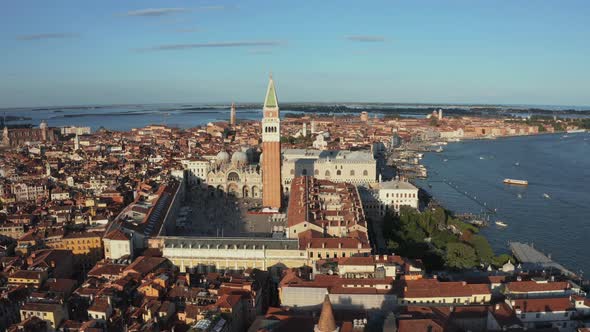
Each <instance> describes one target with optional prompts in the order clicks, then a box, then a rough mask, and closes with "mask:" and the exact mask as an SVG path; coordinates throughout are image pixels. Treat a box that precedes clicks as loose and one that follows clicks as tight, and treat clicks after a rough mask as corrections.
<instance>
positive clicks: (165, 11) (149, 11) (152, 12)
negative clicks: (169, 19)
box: [125, 8, 190, 16]
mask: <svg viewBox="0 0 590 332" xmlns="http://www.w3.org/2000/svg"><path fill="white" fill-rule="evenodd" d="M189 11H190V9H188V8H146V9H138V10H131V11H128V12H127V13H125V16H165V15H171V14H176V13H186V12H189Z"/></svg>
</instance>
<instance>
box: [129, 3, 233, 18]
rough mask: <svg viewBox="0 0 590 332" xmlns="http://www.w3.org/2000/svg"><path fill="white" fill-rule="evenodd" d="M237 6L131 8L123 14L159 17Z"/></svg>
mask: <svg viewBox="0 0 590 332" xmlns="http://www.w3.org/2000/svg"><path fill="white" fill-rule="evenodd" d="M233 8H236V7H234V6H218V5H211V6H199V7H193V8H177V7H171V8H145V9H137V10H131V11H128V12H126V13H124V14H123V16H143V17H158V16H167V15H173V14H179V13H188V12H192V11H211V10H226V9H233Z"/></svg>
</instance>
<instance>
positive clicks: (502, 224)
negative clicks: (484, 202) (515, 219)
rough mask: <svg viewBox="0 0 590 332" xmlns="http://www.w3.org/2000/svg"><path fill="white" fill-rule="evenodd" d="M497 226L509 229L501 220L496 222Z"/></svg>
mask: <svg viewBox="0 0 590 332" xmlns="http://www.w3.org/2000/svg"><path fill="white" fill-rule="evenodd" d="M496 225H498V226H500V227H508V224H507V223H505V222H503V221H501V220H496Z"/></svg>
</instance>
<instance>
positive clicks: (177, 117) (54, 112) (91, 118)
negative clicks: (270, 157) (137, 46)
mask: <svg viewBox="0 0 590 332" xmlns="http://www.w3.org/2000/svg"><path fill="white" fill-rule="evenodd" d="M3 113H5V114H6V115H7V116H18V117H28V118H31V120H23V121H10V122H8V124H9V125H11V124H32V125H33V126H38V125H39V123H40V122H41V121H42V120H45V121H47V124H48V125H49V126H51V127H63V126H88V127H91V128H92V130H97V129H98V128H100V127H101V126H102V127H105V128H107V129H110V130H130V129H131V128H141V127H144V126H146V125H150V124H166V125H168V126H171V127H178V128H190V127H195V126H198V125H203V124H206V123H208V122H212V121H220V120H225V121H227V120H229V113H230V111H229V108H221V107H211V108H207V109H205V108H203V109H196V110H187V109H183V108H181V107H174V106H170V105H167V106H109V107H99V108H95V109H89V108H80V109H75V108H68V109H23V110H18V111H6V112H3ZM3 115H4V114H0V116H3ZM236 115H237V118H238V119H247V120H255V119H260V118H262V111H261V110H257V109H238V110H237V111H236Z"/></svg>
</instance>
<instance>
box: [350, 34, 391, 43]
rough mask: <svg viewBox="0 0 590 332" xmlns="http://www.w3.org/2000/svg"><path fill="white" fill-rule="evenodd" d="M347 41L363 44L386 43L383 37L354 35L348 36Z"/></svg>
mask: <svg viewBox="0 0 590 332" xmlns="http://www.w3.org/2000/svg"><path fill="white" fill-rule="evenodd" d="M346 39H348V40H350V41H355V42H362V43H382V42H384V41H385V38H384V37H383V36H369V35H353V36H346Z"/></svg>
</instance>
